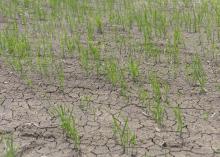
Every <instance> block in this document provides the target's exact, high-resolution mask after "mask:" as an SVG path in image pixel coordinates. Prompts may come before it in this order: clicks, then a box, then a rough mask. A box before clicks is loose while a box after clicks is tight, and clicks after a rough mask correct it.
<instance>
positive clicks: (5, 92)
mask: <svg viewBox="0 0 220 157" xmlns="http://www.w3.org/2000/svg"><path fill="white" fill-rule="evenodd" d="M0 78H1V80H0V96H1V103H0V104H1V105H0V115H1V117H0V118H1V121H0V134H1V135H5V134H12V135H13V138H14V142H15V146H17V148H18V156H22V157H71V156H79V153H78V152H76V150H74V149H73V148H74V146H73V144H72V143H71V142H70V141H69V140H68V138H67V137H66V136H65V134H64V132H63V131H62V130H61V129H60V128H59V124H58V121H57V119H56V118H55V117H53V116H52V115H51V114H50V112H49V110H50V109H51V108H52V107H54V106H55V105H56V104H59V103H60V104H62V103H65V104H66V105H69V106H70V107H73V108H74V113H75V116H76V117H77V123H78V128H79V130H80V135H81V156H85V157H86V156H88V157H93V156H94V157H107V156H112V157H116V156H131V154H130V155H129V153H128V154H127V155H125V154H123V151H122V148H121V147H120V145H119V144H118V143H117V142H116V140H115V139H114V136H113V133H112V117H111V115H113V114H117V113H123V114H124V115H127V116H128V117H129V122H130V126H131V128H132V129H133V130H135V132H136V134H137V137H138V139H137V147H136V148H133V150H132V151H135V153H134V154H135V155H136V156H144V155H149V156H173V157H180V156H195V157H200V156H207V157H215V156H216V157H217V156H219V154H218V150H219V146H220V123H219V122H220V121H219V120H220V118H219V116H220V113H219V107H220V106H219V102H220V97H219V95H217V94H216V95H214V94H211V93H210V94H209V93H207V95H206V96H198V95H191V96H190V97H188V96H185V97H182V99H176V98H173V99H172V100H173V101H179V103H181V104H182V106H183V111H184V117H185V121H186V129H185V130H184V132H183V134H182V136H181V137H180V136H179V135H178V134H177V133H176V132H175V131H174V130H175V129H173V128H174V126H175V121H174V120H173V119H169V118H167V120H166V127H165V128H162V129H158V128H157V125H156V124H155V122H154V121H153V120H152V119H151V118H149V116H147V115H146V114H143V110H142V109H141V108H140V107H139V106H138V104H137V102H135V100H132V101H131V102H129V103H128V104H130V105H127V104H125V103H124V100H123V98H121V97H120V96H119V94H118V92H117V91H115V90H113V89H112V88H110V87H107V86H108V85H102V81H101V80H100V82H97V80H95V79H91V78H90V79H89V78H85V79H80V80H78V79H76V80H75V81H70V82H69V84H68V85H69V86H70V87H68V88H67V89H66V90H65V91H64V93H65V92H66V93H65V94H64V93H60V92H59V91H58V90H57V89H56V87H55V86H52V85H50V86H48V87H46V88H44V89H43V90H33V89H34V88H29V87H28V86H26V85H25V84H23V83H22V81H21V80H20V79H19V77H18V76H16V75H15V74H14V73H13V72H11V71H10V70H9V69H8V68H7V67H6V66H4V65H3V64H2V62H1V66H0ZM71 82H72V84H71ZM77 82H78V83H77ZM88 82H89V83H88ZM96 84H99V86H97V85H96ZM35 89H36V88H35ZM42 93H49V95H48V94H43V95H42ZM82 93H83V94H89V95H90V96H91V97H92V100H93V101H91V104H90V105H91V106H92V107H93V108H95V109H96V111H95V112H90V111H87V110H82V109H81V108H80V107H79V106H80V96H81V94H82ZM45 95H46V97H45ZM134 99H135V97H134ZM207 104H209V105H207ZM204 110H209V111H210V112H212V114H210V117H209V119H208V120H207V121H204V119H203V117H202V113H203V112H202V111H204ZM168 112H169V111H168ZM3 150H4V145H3V144H1V145H0V151H1V152H3Z"/></svg>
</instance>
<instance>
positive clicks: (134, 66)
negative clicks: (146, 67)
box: [128, 58, 140, 81]
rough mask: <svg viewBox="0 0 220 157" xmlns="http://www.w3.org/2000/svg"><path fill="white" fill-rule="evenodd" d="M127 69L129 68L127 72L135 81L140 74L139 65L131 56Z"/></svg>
mask: <svg viewBox="0 0 220 157" xmlns="http://www.w3.org/2000/svg"><path fill="white" fill-rule="evenodd" d="M128 70H129V73H130V75H131V77H132V79H133V80H134V81H137V78H138V76H139V74H140V71H139V65H138V63H137V62H136V61H135V60H134V59H133V58H130V59H129V63H128Z"/></svg>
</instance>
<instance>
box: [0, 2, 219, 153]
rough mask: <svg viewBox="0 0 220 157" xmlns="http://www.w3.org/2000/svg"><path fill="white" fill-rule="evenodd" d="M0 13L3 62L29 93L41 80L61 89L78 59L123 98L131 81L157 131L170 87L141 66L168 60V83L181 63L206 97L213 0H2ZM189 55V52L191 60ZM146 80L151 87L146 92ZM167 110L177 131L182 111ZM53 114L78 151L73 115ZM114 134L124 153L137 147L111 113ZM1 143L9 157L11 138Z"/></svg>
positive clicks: (214, 54) (213, 45) (214, 30)
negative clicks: (70, 62)
mask: <svg viewBox="0 0 220 157" xmlns="http://www.w3.org/2000/svg"><path fill="white" fill-rule="evenodd" d="M0 15H3V17H4V18H5V19H7V22H6V23H3V24H1V25H0V29H1V31H0V57H1V58H3V59H4V61H5V63H6V64H7V65H9V66H10V67H12V69H14V71H16V72H17V74H19V76H20V77H21V78H22V79H23V80H24V81H25V82H26V83H27V85H29V86H30V87H31V88H32V85H33V83H34V76H35V75H38V76H39V77H41V78H42V81H49V82H52V81H54V80H55V82H56V84H57V85H58V86H59V89H60V91H64V90H65V86H66V83H65V79H66V75H65V74H66V73H65V60H66V59H72V58H77V60H78V61H79V64H80V66H81V68H82V69H83V70H84V71H85V75H86V76H87V77H90V75H92V74H95V75H97V77H100V78H102V79H103V81H106V82H108V83H111V84H112V87H113V88H119V89H120V94H121V96H123V97H125V98H126V99H129V96H130V95H129V93H131V92H130V90H132V89H130V88H129V86H128V84H132V85H133V86H135V87H137V88H138V91H139V93H138V99H139V101H140V103H141V104H142V106H143V111H144V112H146V114H149V115H150V116H151V117H152V118H153V119H154V120H155V122H156V123H157V124H158V126H160V127H162V126H163V124H164V120H165V118H164V116H165V114H166V108H170V107H172V106H171V104H169V96H168V95H169V89H170V86H169V83H168V81H164V80H162V79H161V78H160V74H159V72H154V71H156V68H154V66H152V67H151V68H152V69H151V70H148V71H147V75H145V74H144V72H145V71H146V70H143V68H141V67H147V66H148V64H147V63H148V62H149V63H151V64H153V65H157V64H160V63H165V64H166V65H167V66H168V68H169V74H170V75H169V79H171V80H175V79H176V78H177V77H180V73H181V72H182V69H181V68H180V67H181V66H183V67H185V69H184V71H183V72H184V74H185V80H186V81H187V82H189V84H190V85H192V87H195V85H197V86H198V87H199V88H200V92H199V94H205V93H206V92H207V90H206V82H207V76H206V71H205V69H204V67H203V62H204V61H203V60H202V57H203V56H207V58H209V59H210V60H212V61H213V62H216V61H218V57H219V54H218V53H219V45H218V43H219V41H220V27H219V26H220V1H218V0H210V1H207V0H200V1H199V2H194V1H193V0H148V1H145V0H140V1H134V0H104V1H99V0H94V1H91V0H81V1H79V0H62V1H61V0H46V1H34V0H9V1H7V0H1V1H0ZM184 33H197V34H198V40H199V44H200V46H199V47H201V48H202V50H201V49H197V48H196V47H195V48H194V49H195V52H198V53H195V52H188V49H187V42H186V39H185V38H184V35H183V34H184ZM136 34H139V35H138V37H137V35H136ZM187 53H193V55H192V56H191V58H190V59H188V58H187V56H188V55H187ZM183 58H184V59H185V60H182V59H183ZM143 71H144V72H143ZM146 83H149V84H150V87H149V88H145V87H144V84H146ZM218 88H219V87H218ZM90 101H91V99H90V98H89V97H84V98H82V100H81V105H80V107H81V108H82V110H84V111H85V110H91V108H90V107H89V103H90ZM172 108H173V113H174V115H175V117H174V118H175V120H176V122H177V132H182V131H183V128H184V117H183V114H182V111H181V106H179V105H176V106H175V107H172ZM94 112H95V111H94ZM56 115H57V117H58V118H59V119H60V126H61V128H62V129H63V130H65V132H66V134H67V136H68V137H69V138H70V139H72V140H73V141H74V145H75V148H76V149H77V150H80V135H79V132H78V131H77V127H76V126H77V125H76V122H75V117H73V116H72V114H71V112H70V111H69V110H67V109H66V108H65V106H60V107H58V108H56ZM94 115H95V114H94ZM113 132H114V135H115V136H116V137H117V139H118V142H119V144H120V145H122V147H123V151H124V153H126V152H127V148H128V147H131V148H134V147H135V146H136V143H137V137H136V134H135V133H133V132H132V131H131V129H130V128H129V126H128V118H126V119H125V120H124V122H123V124H120V123H119V121H118V119H117V118H116V117H115V116H113ZM6 146H7V149H6V156H7V157H12V156H13V155H14V148H13V145H12V141H11V140H8V141H7V142H6ZM132 152H133V150H132Z"/></svg>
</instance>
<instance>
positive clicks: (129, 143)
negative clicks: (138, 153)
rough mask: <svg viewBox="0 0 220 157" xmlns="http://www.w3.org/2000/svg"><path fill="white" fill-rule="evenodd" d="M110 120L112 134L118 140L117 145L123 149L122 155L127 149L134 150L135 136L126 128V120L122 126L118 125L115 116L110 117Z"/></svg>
mask: <svg viewBox="0 0 220 157" xmlns="http://www.w3.org/2000/svg"><path fill="white" fill-rule="evenodd" d="M112 119H113V133H114V135H115V137H116V138H118V142H119V144H120V145H121V146H122V147H123V153H125V152H126V151H128V149H129V148H134V147H135V145H136V144H137V139H136V135H135V133H133V132H132V131H131V129H130V128H129V126H128V118H126V119H125V121H124V122H123V124H120V122H119V120H118V119H117V118H116V117H115V116H112Z"/></svg>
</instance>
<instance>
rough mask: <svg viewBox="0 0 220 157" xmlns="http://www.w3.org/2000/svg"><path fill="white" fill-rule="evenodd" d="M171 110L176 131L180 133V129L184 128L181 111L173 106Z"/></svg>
mask: <svg viewBox="0 0 220 157" xmlns="http://www.w3.org/2000/svg"><path fill="white" fill-rule="evenodd" d="M173 112H174V114H175V118H176V122H177V131H178V132H179V133H182V130H183V128H184V122H183V116H182V111H181V109H180V107H179V106H178V107H175V108H173Z"/></svg>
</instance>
